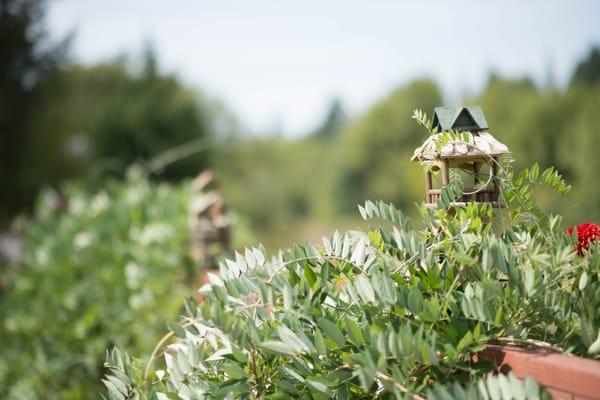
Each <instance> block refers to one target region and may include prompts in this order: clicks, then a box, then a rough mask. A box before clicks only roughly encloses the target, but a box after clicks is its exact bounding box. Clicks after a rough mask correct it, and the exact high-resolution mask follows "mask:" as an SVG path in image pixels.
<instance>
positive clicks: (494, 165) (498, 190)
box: [492, 157, 500, 201]
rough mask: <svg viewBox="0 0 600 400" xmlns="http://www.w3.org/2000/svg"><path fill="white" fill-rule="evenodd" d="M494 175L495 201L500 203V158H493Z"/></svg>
mask: <svg viewBox="0 0 600 400" xmlns="http://www.w3.org/2000/svg"><path fill="white" fill-rule="evenodd" d="M492 160H493V161H492V174H493V175H494V176H493V178H492V181H494V196H493V199H492V200H493V201H500V188H499V187H498V157H492Z"/></svg>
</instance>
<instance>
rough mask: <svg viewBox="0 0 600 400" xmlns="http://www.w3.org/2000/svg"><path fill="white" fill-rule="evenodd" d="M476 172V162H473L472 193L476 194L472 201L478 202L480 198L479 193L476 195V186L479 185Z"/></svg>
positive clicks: (477, 169)
mask: <svg viewBox="0 0 600 400" xmlns="http://www.w3.org/2000/svg"><path fill="white" fill-rule="evenodd" d="M478 171H479V168H477V161H474V162H473V191H474V192H476V193H474V194H473V197H474V198H473V200H474V201H479V200H480V198H481V193H477V184H479V176H477V173H478Z"/></svg>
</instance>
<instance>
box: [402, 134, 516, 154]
mask: <svg viewBox="0 0 600 400" xmlns="http://www.w3.org/2000/svg"><path fill="white" fill-rule="evenodd" d="M438 135H439V134H438ZM471 135H472V137H473V141H472V143H470V144H468V145H467V144H466V143H452V142H451V143H446V144H445V145H444V146H442V148H441V150H440V151H439V153H438V151H437V150H436V147H435V141H436V138H437V136H431V137H429V138H428V139H427V140H426V141H425V143H423V144H422V145H421V147H419V148H417V149H416V150H415V152H414V154H413V156H412V158H411V160H412V161H424V160H433V159H440V158H479V157H485V156H499V155H502V154H508V153H509V150H508V147H506V145H505V144H502V143H500V142H499V141H498V140H496V138H495V137H493V136H492V135H491V134H490V133H489V132H488V131H479V132H471Z"/></svg>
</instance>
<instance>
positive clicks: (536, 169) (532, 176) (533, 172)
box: [529, 163, 540, 183]
mask: <svg viewBox="0 0 600 400" xmlns="http://www.w3.org/2000/svg"><path fill="white" fill-rule="evenodd" d="M539 174H540V166H539V165H538V163H535V164H533V166H532V167H531V169H530V170H529V181H531V183H536V182H537V179H538V177H539Z"/></svg>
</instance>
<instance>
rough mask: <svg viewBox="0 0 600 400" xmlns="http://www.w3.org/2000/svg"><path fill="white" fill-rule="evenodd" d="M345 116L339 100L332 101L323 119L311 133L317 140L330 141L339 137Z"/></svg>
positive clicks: (344, 122) (345, 119)
mask: <svg viewBox="0 0 600 400" xmlns="http://www.w3.org/2000/svg"><path fill="white" fill-rule="evenodd" d="M347 119H348V118H347V115H346V112H345V111H344V107H343V106H342V102H341V101H340V99H334V100H332V101H331V103H330V104H329V109H328V111H327V113H326V115H325V118H324V119H323V121H322V122H321V124H320V125H319V127H318V128H317V130H315V131H314V132H313V133H312V136H314V137H315V138H317V139H325V140H332V139H335V138H337V137H339V135H340V133H341V132H342V130H343V128H344V125H345V124H346V121H347Z"/></svg>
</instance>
